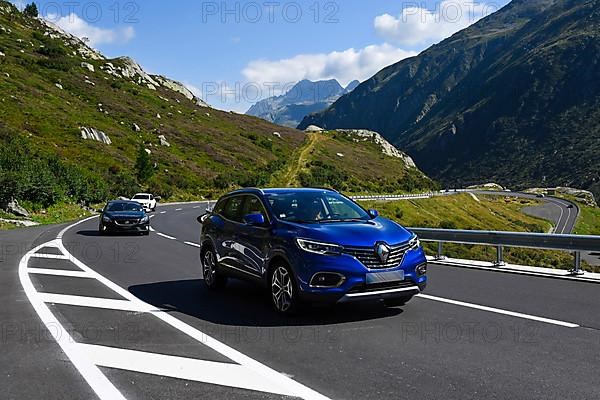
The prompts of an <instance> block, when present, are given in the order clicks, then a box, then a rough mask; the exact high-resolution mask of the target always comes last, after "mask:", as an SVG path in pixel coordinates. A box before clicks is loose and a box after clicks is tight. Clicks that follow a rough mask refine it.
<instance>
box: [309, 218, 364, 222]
mask: <svg viewBox="0 0 600 400" xmlns="http://www.w3.org/2000/svg"><path fill="white" fill-rule="evenodd" d="M364 221H365V220H364V219H360V218H345V219H326V218H324V219H319V220H317V222H319V223H331V222H364Z"/></svg>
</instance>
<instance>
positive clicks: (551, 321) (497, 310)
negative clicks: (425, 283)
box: [417, 294, 579, 328]
mask: <svg viewBox="0 0 600 400" xmlns="http://www.w3.org/2000/svg"><path fill="white" fill-rule="evenodd" d="M417 297H420V298H422V299H427V300H433V301H439V302H442V303H448V304H453V305H456V306H462V307H468V308H473V309H476V310H481V311H487V312H492V313H496V314H502V315H508V316H511V317H516V318H523V319H529V320H532V321H538V322H544V323H546V324H553V325H559V326H564V327H566V328H579V325H577V324H573V323H571V322H564V321H558V320H555V319H550V318H543V317H536V316H535V315H529V314H522V313H518V312H514V311H508V310H502V309H500V308H494V307H487V306H481V305H479V304H473V303H466V302H464V301H457V300H451V299H445V298H443V297H436V296H430V295H427V294H418V295H417Z"/></svg>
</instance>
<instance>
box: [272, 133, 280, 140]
mask: <svg viewBox="0 0 600 400" xmlns="http://www.w3.org/2000/svg"><path fill="white" fill-rule="evenodd" d="M273 136H275V137H278V138H280V139H281V133H279V132H273Z"/></svg>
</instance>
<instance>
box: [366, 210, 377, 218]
mask: <svg viewBox="0 0 600 400" xmlns="http://www.w3.org/2000/svg"><path fill="white" fill-rule="evenodd" d="M368 212H369V215H370V216H371V218H373V219H375V218H377V217H379V211H377V210H369V211H368Z"/></svg>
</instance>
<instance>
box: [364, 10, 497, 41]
mask: <svg viewBox="0 0 600 400" xmlns="http://www.w3.org/2000/svg"><path fill="white" fill-rule="evenodd" d="M498 8H500V7H499V4H498V3H492V2H487V3H480V2H473V1H467V0H463V1H456V0H443V1H442V2H440V3H437V6H436V8H435V9H434V10H428V9H426V8H422V7H419V6H418V5H417V3H416V2H415V3H413V5H412V6H409V7H405V8H404V9H403V10H402V12H401V13H400V15H399V16H398V17H394V16H392V15H390V14H383V15H380V16H378V17H376V18H375V22H374V24H375V30H376V31H377V33H378V34H379V35H380V36H381V37H383V38H384V39H385V40H387V41H389V42H391V43H396V44H398V45H401V46H417V45H424V44H430V43H433V42H437V41H440V40H442V39H445V38H447V37H449V36H451V35H453V34H454V33H456V32H458V31H460V30H462V29H464V28H466V27H468V26H469V25H471V24H473V23H475V22H477V21H478V20H480V19H481V18H483V17H485V16H487V15H489V14H491V13H493V12H494V11H496V10H498Z"/></svg>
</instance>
